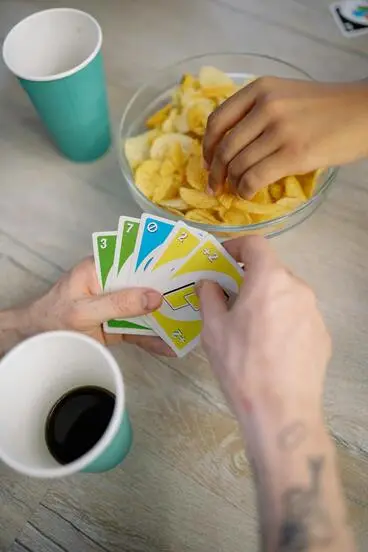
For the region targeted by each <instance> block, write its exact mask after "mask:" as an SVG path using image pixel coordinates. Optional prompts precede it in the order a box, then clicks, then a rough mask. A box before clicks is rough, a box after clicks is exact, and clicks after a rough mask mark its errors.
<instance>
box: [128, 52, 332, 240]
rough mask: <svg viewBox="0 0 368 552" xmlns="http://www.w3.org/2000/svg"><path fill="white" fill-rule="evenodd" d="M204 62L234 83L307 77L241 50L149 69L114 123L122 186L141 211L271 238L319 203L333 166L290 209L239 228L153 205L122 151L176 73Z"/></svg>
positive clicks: (224, 232) (224, 235) (220, 231)
mask: <svg viewBox="0 0 368 552" xmlns="http://www.w3.org/2000/svg"><path fill="white" fill-rule="evenodd" d="M204 65H212V66H214V67H216V68H218V69H221V70H222V71H224V72H225V73H227V74H228V75H229V76H230V77H231V78H232V79H233V80H234V81H235V82H237V83H239V84H240V83H243V82H244V81H245V78H246V77H247V76H250V75H252V76H253V75H256V76H262V75H273V76H278V77H285V78H294V79H308V80H309V79H311V77H310V76H309V75H308V74H307V73H305V72H304V71H302V70H301V69H298V68H297V67H294V66H293V65H291V64H290V63H287V62H285V61H281V60H279V59H276V58H273V57H270V56H266V55H260V54H242V53H239V54H236V53H228V54H205V55H199V56H195V57H192V58H188V59H185V60H183V61H181V62H178V63H176V64H175V65H171V66H170V67H166V68H165V69H161V70H157V71H155V74H154V76H153V77H151V78H150V79H149V80H148V81H147V82H146V83H145V84H144V85H143V86H141V88H139V89H138V90H137V92H136V93H135V94H134V96H133V97H132V99H131V100H130V102H129V103H128V105H127V107H126V109H125V111H124V114H123V117H122V119H121V123H120V127H119V134H118V141H117V143H118V157H119V163H120V167H121V171H122V173H123V176H124V179H125V181H126V182H127V185H128V188H129V190H130V192H131V194H132V196H133V198H134V200H135V201H136V203H137V204H138V205H139V206H140V208H141V209H142V210H143V211H144V212H147V213H150V214H154V215H158V216H161V217H165V218H167V219H170V220H172V221H178V220H180V219H181V218H182V219H183V220H185V222H186V223H187V224H188V225H189V226H193V227H195V228H199V229H202V230H206V231H207V232H210V233H211V234H214V235H216V236H217V237H218V238H219V239H228V238H232V237H236V236H239V235H244V234H248V233H249V234H255V233H256V234H262V235H264V236H267V237H272V236H276V235H278V234H281V233H282V232H286V231H287V230H289V229H291V228H293V227H294V226H296V225H297V224H300V223H301V222H303V221H304V220H305V219H307V218H308V217H310V216H311V215H312V213H314V211H315V210H316V209H317V207H318V206H319V205H320V204H321V203H322V201H323V199H324V198H325V195H326V192H327V190H328V189H329V187H330V186H331V184H332V182H333V181H334V180H335V178H336V174H337V169H336V168H329V169H326V170H325V171H324V172H323V173H322V174H321V176H320V179H319V181H318V184H317V187H316V190H315V193H314V196H313V197H312V198H311V199H309V200H308V201H306V202H305V203H303V204H301V205H300V206H299V207H297V208H296V209H295V210H294V211H291V212H289V213H287V214H285V215H283V216H280V217H277V218H274V219H272V220H268V221H266V222H260V223H255V224H248V225H242V226H232V225H231V226H230V225H225V224H205V223H197V222H193V221H189V220H187V219H185V218H184V217H179V216H176V215H174V214H173V213H171V212H170V211H167V210H166V209H164V208H162V207H160V206H158V205H156V204H155V203H153V202H152V201H151V200H149V199H148V198H147V197H146V196H145V195H144V194H143V193H142V192H141V191H140V190H139V189H138V188H137V186H136V185H135V182H134V175H133V173H132V171H131V169H130V166H129V163H128V160H127V158H126V156H125V153H124V142H125V140H126V139H127V138H129V137H131V136H135V135H137V134H139V133H141V132H144V131H145V130H147V129H146V127H145V121H146V119H147V118H148V117H149V116H150V115H151V114H152V113H154V112H155V111H157V110H158V109H160V108H161V107H163V106H164V105H165V104H166V103H168V102H169V101H170V99H171V92H172V90H173V88H175V87H176V86H177V85H178V84H179V83H180V81H181V78H182V76H183V75H184V74H186V73H192V74H198V72H199V70H200V68H201V67H202V66H204Z"/></svg>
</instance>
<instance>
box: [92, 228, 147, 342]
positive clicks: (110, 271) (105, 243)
mask: <svg viewBox="0 0 368 552" xmlns="http://www.w3.org/2000/svg"><path fill="white" fill-rule="evenodd" d="M116 237H117V232H95V233H94V234H93V235H92V242H93V254H94V258H95V265H96V272H97V278H98V282H99V284H100V287H101V291H111V290H112V289H115V287H114V278H115V269H114V256H115V247H116ZM136 321H137V319H136V318H132V319H131V320H123V319H116V320H109V321H108V322H105V323H104V324H103V328H104V330H105V332H106V333H121V334H123V333H126V334H137V335H154V332H153V331H152V330H151V329H150V328H148V327H147V326H145V325H142V324H140V323H139V322H138V323H137V322H136Z"/></svg>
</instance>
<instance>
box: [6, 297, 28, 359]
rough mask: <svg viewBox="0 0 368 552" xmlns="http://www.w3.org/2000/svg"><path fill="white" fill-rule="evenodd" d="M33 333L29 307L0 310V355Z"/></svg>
mask: <svg viewBox="0 0 368 552" xmlns="http://www.w3.org/2000/svg"><path fill="white" fill-rule="evenodd" d="M33 333H35V332H34V330H33V327H32V317H31V313H30V308H27V307H25V308H19V309H11V310H6V311H0V357H1V356H3V355H4V354H5V353H6V352H7V351H9V350H10V349H11V348H12V347H14V346H15V345H17V343H19V342H20V341H22V340H23V339H25V338H26V337H29V336H30V335H33Z"/></svg>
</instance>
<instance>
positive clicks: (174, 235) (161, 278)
mask: <svg viewBox="0 0 368 552" xmlns="http://www.w3.org/2000/svg"><path fill="white" fill-rule="evenodd" d="M205 235H207V234H205V233H204V232H200V231H198V230H194V229H193V228H189V227H188V226H187V225H186V224H185V223H183V222H178V223H177V224H176V225H175V228H174V230H173V231H172V232H171V234H170V236H169V238H168V239H167V240H166V242H165V244H164V245H163V248H162V251H160V254H159V257H158V258H157V259H155V260H154V262H153V263H152V266H150V267H149V269H148V271H147V285H148V284H149V285H150V286H152V287H155V288H156V289H159V290H160V291H164V290H165V289H167V282H168V278H169V276H170V274H171V273H172V272H173V271H174V270H175V269H177V268H178V266H180V261H183V260H184V259H185V258H186V257H187V256H188V255H190V253H191V252H192V251H193V250H194V249H195V248H196V247H197V246H198V245H199V244H200V242H201V240H202V239H203V237H204V236H205Z"/></svg>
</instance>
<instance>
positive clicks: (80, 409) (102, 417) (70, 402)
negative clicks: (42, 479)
mask: <svg viewBox="0 0 368 552" xmlns="http://www.w3.org/2000/svg"><path fill="white" fill-rule="evenodd" d="M114 406H115V395H114V394H113V393H111V392H110V391H107V390H106V389H103V388H102V387H96V386H93V385H89V386H85V387H77V388H75V389H72V390H71V391H68V392H67V393H65V395H63V396H62V397H61V398H60V399H59V400H58V401H57V402H56V403H55V404H54V406H53V407H52V409H51V410H50V412H49V415H48V416H47V420H46V425H45V439H46V444H47V448H48V449H49V451H50V453H51V455H52V456H53V457H54V458H55V460H57V462H59V463H60V464H69V463H70V462H73V461H74V460H77V459H78V458H79V457H80V456H83V454H85V453H86V452H88V451H89V450H90V449H91V448H92V447H93V446H94V445H95V444H96V443H97V442H98V441H99V440H100V438H101V437H102V435H103V434H104V433H105V431H106V428H107V426H108V425H109V422H110V420H111V416H112V414H113V411H114Z"/></svg>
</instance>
